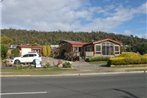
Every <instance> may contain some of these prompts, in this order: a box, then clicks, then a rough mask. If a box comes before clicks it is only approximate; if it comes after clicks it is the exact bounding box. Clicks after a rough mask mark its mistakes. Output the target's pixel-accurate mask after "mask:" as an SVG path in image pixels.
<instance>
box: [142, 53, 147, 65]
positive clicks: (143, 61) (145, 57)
mask: <svg viewBox="0 0 147 98" xmlns="http://www.w3.org/2000/svg"><path fill="white" fill-rule="evenodd" d="M141 62H142V63H143V64H147V54H144V55H143V56H142V58H141Z"/></svg>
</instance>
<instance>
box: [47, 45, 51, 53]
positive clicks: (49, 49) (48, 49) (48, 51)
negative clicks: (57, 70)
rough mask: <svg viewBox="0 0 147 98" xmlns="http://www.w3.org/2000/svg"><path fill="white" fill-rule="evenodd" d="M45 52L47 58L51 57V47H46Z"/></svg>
mask: <svg viewBox="0 0 147 98" xmlns="http://www.w3.org/2000/svg"><path fill="white" fill-rule="evenodd" d="M46 50H47V56H51V47H50V45H47V46H46Z"/></svg>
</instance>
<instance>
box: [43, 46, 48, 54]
mask: <svg viewBox="0 0 147 98" xmlns="http://www.w3.org/2000/svg"><path fill="white" fill-rule="evenodd" d="M43 56H47V49H46V46H43Z"/></svg>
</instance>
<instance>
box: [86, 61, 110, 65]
mask: <svg viewBox="0 0 147 98" xmlns="http://www.w3.org/2000/svg"><path fill="white" fill-rule="evenodd" d="M88 63H89V64H98V65H105V64H107V61H93V62H88Z"/></svg>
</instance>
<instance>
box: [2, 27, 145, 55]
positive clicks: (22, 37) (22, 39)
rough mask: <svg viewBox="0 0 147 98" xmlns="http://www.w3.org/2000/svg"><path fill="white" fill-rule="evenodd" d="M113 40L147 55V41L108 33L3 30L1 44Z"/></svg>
mask: <svg viewBox="0 0 147 98" xmlns="http://www.w3.org/2000/svg"><path fill="white" fill-rule="evenodd" d="M105 38H111V39H114V40H117V41H120V42H122V43H123V44H124V45H127V47H126V50H127V51H134V52H140V53H141V54H144V53H147V39H144V38H139V37H137V36H133V35H130V36H127V35H121V34H114V33H108V32H102V31H98V32H90V33H89V32H63V31H55V32H43V31H35V30H30V31H28V30H17V29H2V30H1V43H4V44H40V45H45V44H59V42H60V40H73V41H83V42H91V41H96V40H102V39H105Z"/></svg>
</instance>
